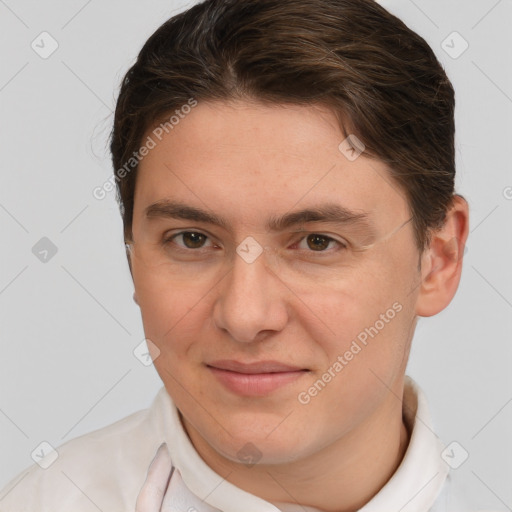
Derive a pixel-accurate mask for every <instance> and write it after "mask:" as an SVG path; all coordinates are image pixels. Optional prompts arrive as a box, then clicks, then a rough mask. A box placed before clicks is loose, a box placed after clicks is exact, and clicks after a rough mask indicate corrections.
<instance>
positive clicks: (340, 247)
mask: <svg viewBox="0 0 512 512" xmlns="http://www.w3.org/2000/svg"><path fill="white" fill-rule="evenodd" d="M187 233H192V234H196V235H202V236H205V237H206V238H207V240H210V239H211V238H210V237H209V236H208V235H206V234H204V233H202V232H201V231H180V232H179V233H174V234H173V235H171V236H169V237H167V238H165V239H164V240H163V245H164V246H166V245H168V244H170V243H172V242H173V241H174V239H175V238H177V237H179V236H182V235H184V234H187ZM311 235H319V236H321V237H323V238H325V239H326V240H328V242H329V243H331V242H335V243H336V244H337V245H338V248H337V249H336V250H335V251H334V252H338V251H341V250H344V249H347V247H348V246H347V244H345V243H343V242H341V241H339V240H336V239H335V238H333V237H331V236H328V235H325V234H323V233H317V232H309V233H307V234H305V235H304V236H303V237H302V238H300V240H298V241H297V242H294V244H293V245H297V244H300V243H301V242H302V241H303V240H305V239H306V238H307V237H308V236H311ZM176 245H177V244H176ZM177 247H178V251H181V252H187V253H191V252H197V253H200V252H201V251H202V250H203V249H204V248H203V247H199V248H198V249H191V248H185V247H182V246H180V245H177ZM304 250H306V249H304ZM306 251H307V252H310V253H312V254H331V253H332V251H329V250H327V249H326V250H323V251H313V250H306Z"/></svg>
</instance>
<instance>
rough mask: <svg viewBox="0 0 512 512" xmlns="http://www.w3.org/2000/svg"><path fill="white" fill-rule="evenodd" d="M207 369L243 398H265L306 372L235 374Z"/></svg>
mask: <svg viewBox="0 0 512 512" xmlns="http://www.w3.org/2000/svg"><path fill="white" fill-rule="evenodd" d="M208 369H209V370H210V371H211V372H212V373H213V375H215V377H216V378H217V379H218V380H219V381H220V382H221V384H223V385H224V386H225V387H226V388H228V389H229V390H230V391H232V392H233V393H236V394H238V395H243V396H265V395H268V394H269V393H272V392H273V391H276V390H277V389H279V388H281V387H283V386H285V385H287V384H290V383H291V382H294V381H296V380H297V379H300V378H301V377H302V376H303V375H304V374H305V373H307V372H306V371H302V370H299V371H296V372H276V373H250V374H249V373H237V372H231V371H228V370H220V369H219V368H213V367H211V366H209V367H208Z"/></svg>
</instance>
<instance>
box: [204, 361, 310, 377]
mask: <svg viewBox="0 0 512 512" xmlns="http://www.w3.org/2000/svg"><path fill="white" fill-rule="evenodd" d="M208 366H211V367H213V368H217V369H218V370H227V371H230V372H237V373H246V374H256V373H279V372H297V371H302V370H305V368H299V367H298V366H291V365H289V364H284V363H280V362H279V361H258V362H255V363H241V362H239V361H233V360H222V361H213V362H211V363H208Z"/></svg>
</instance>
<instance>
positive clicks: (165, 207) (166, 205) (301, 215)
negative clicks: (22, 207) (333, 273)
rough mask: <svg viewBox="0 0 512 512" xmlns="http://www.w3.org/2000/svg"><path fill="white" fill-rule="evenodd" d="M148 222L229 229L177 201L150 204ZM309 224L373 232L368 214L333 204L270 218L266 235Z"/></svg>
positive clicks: (221, 221) (220, 220)
mask: <svg viewBox="0 0 512 512" xmlns="http://www.w3.org/2000/svg"><path fill="white" fill-rule="evenodd" d="M144 214H145V217H146V218H147V219H155V218H168V219H183V220H190V221H194V222H202V223H206V224H214V225H217V226H220V227H222V228H224V229H226V230H227V229H229V224H228V222H227V221H226V220H225V219H224V218H222V217H220V216H218V215H216V214H215V213H212V212H209V211H206V210H202V209H200V208H197V207H195V206H189V205H187V204H184V203H181V202H179V201H170V200H161V201H157V202H155V203H153V204H150V205H149V206H147V207H146V208H145V209H144ZM310 222H325V223H331V224H337V225H340V226H354V227H357V228H361V229H364V230H367V231H371V232H373V224H372V223H371V222H370V220H369V217H368V214H367V213H365V212H361V213H357V212H354V211H352V210H349V209H347V208H344V207H343V206H341V205H338V204H336V203H325V204H321V205H318V206H314V207H310V208H306V209H303V210H298V211H294V212H289V213H286V214H284V215H282V216H280V217H277V216H271V217H270V218H269V219H268V221H267V223H266V226H265V227H266V229H267V230H268V231H274V232H279V231H284V230H285V229H288V228H291V227H293V226H297V225H300V224H306V223H310Z"/></svg>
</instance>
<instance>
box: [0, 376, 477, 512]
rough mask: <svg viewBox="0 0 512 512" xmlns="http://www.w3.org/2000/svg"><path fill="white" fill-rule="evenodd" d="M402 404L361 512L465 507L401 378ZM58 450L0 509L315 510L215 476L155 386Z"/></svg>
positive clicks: (450, 511) (418, 397)
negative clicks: (399, 449)
mask: <svg viewBox="0 0 512 512" xmlns="http://www.w3.org/2000/svg"><path fill="white" fill-rule="evenodd" d="M403 403H404V407H403V414H404V421H405V423H406V426H407V428H408V430H409V432H410V433H411V437H410V442H409V446H408V448H407V451H406V454H405V456H404V459H403V461H402V463H401V464H400V466H399V467H398V469H397V471H396V472H395V474H394V475H393V476H392V478H391V479H390V480H389V481H388V482H387V484H386V485H385V486H384V487H383V488H382V489H381V490H380V491H379V492H378V493H377V495H376V496H374V498H373V499H372V500H371V501H370V502H368V503H367V504H366V505H365V506H363V507H362V508H361V509H360V512H395V511H400V512H427V511H430V512H473V509H471V508H469V507H467V506H465V505H463V504H462V503H461V502H460V501H458V499H457V498H456V496H455V495H454V489H453V483H452V481H451V478H450V477H449V475H448V473H449V467H448V465H447V464H446V463H445V462H444V460H443V459H442V457H441V452H442V451H443V448H444V447H443V445H442V444H441V442H440V441H439V439H438V437H437V436H436V435H435V434H434V432H433V431H432V429H431V422H430V415H429V411H428V409H427V404H426V402H425V397H424V395H423V393H422V392H421V390H420V389H419V388H418V387H417V385H416V384H415V383H414V381H412V379H410V378H408V377H407V378H406V385H405V393H404V401H403ZM57 453H58V458H57V459H56V460H55V461H54V462H53V463H52V464H51V465H50V466H49V467H48V468H47V469H42V468H41V467H40V465H43V466H45V465H46V464H47V462H48V461H46V462H45V459H43V460H42V461H41V462H40V463H39V464H40V465H38V464H34V465H33V466H31V467H30V468H28V469H27V470H25V471H23V472H22V473H21V474H20V475H18V476H17V477H16V478H14V479H13V480H12V481H11V482H9V483H8V484H7V485H6V487H5V488H4V489H3V490H2V491H1V492H0V512H98V510H100V511H101V512H134V511H136V512H157V511H158V512H218V511H222V512H304V511H306V512H316V511H315V509H312V508H307V507H302V506H300V505H296V504H295V505H292V504H280V505H279V508H277V507H276V506H275V505H272V504H271V503H269V502H267V501H265V500H263V499H261V498H258V497H256V496H254V495H252V494H249V493H247V492H245V491H243V490H242V489H240V488H238V487H236V486H234V485H232V484H231V483H229V482H227V481H226V480H224V479H223V478H222V477H221V476H220V475H218V474H217V473H215V472H214V471H213V470H212V469H211V468H210V467H209V466H208V465H207V464H206V463H205V462H204V461H203V460H202V459H201V457H200V456H199V454H198V453H197V452H196V450H195V448H194V446H193V445H192V443H191V442H190V440H189V438H188V436H187V434H186V432H185V430H184V429H183V426H182V424H181V421H180V419H179V416H178V411H177V409H176V407H175V405H174V403H173V402H172V400H171V398H170V396H169V395H168V393H167V392H166V390H165V388H163V387H162V389H161V390H160V391H159V393H158V394H157V396H156V398H155V400H154V401H153V404H152V405H151V407H150V408H149V409H146V410H143V411H139V412H136V413H134V414H132V415H130V416H127V417H126V418H124V419H122V420H120V421H118V422H116V423H114V424H112V425H109V426H107V427H105V428H102V429H100V430H96V431H94V432H91V433H89V434H86V435H84V436H81V437H78V438H76V439H72V440H71V441H68V442H67V443H65V444H63V445H62V446H61V447H59V448H58V449H57ZM50 456H51V455H48V457H50ZM54 456H55V454H54ZM162 501H163V502H162Z"/></svg>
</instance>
